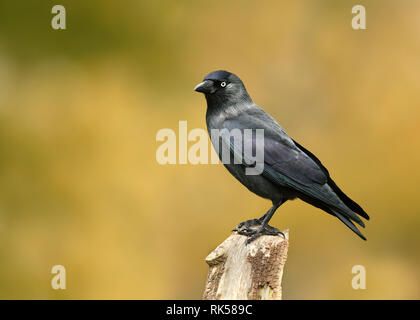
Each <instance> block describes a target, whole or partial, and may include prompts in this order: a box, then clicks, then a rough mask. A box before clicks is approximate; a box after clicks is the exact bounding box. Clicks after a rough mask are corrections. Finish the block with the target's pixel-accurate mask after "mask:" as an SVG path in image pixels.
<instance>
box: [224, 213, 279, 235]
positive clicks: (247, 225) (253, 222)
mask: <svg viewBox="0 0 420 320" xmlns="http://www.w3.org/2000/svg"><path fill="white" fill-rule="evenodd" d="M271 209H272V208H270V209H269V210H268V211H267V212H266V213H265V214H264V215H263V216H262V217H260V218H258V219H250V220H246V221H243V222H241V223H239V224H238V225H237V226H236V227H235V229H233V230H232V231H239V230H241V229H244V230H246V229H248V230H250V229H251V228H252V227H258V226H260V225H261V223H263V221H264V218H265V217H266V216H267V214H268V213H269V212H270V210H271Z"/></svg>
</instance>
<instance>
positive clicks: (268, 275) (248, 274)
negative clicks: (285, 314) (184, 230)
mask: <svg viewBox="0 0 420 320" xmlns="http://www.w3.org/2000/svg"><path fill="white" fill-rule="evenodd" d="M283 233H284V235H285V236H286V238H285V239H284V238H283V237H282V236H281V235H279V236H261V237H259V238H257V239H256V240H255V241H253V242H251V243H250V244H248V245H247V244H246V239H247V237H246V236H242V235H238V234H236V233H235V234H232V235H231V236H229V237H228V238H227V239H226V240H225V241H224V242H223V243H222V244H220V245H219V246H218V247H217V248H216V249H215V250H213V252H211V253H210V254H209V255H208V256H207V258H206V262H207V264H208V265H209V273H208V276H207V283H206V288H205V290H204V296H203V299H205V300H281V296H282V289H281V279H282V276H283V268H284V264H285V262H286V258H287V250H288V247H289V230H286V231H283Z"/></svg>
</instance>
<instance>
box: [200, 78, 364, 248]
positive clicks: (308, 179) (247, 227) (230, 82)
mask: <svg viewBox="0 0 420 320" xmlns="http://www.w3.org/2000/svg"><path fill="white" fill-rule="evenodd" d="M194 90H195V91H197V92H202V93H204V95H205V97H206V100H207V112H206V122H207V129H208V132H209V135H211V132H212V130H214V129H217V130H223V129H227V130H229V131H230V132H231V131H232V130H233V129H236V130H237V129H239V130H241V132H244V130H245V129H252V130H253V133H254V132H256V129H264V135H263V141H261V139H258V138H257V137H256V134H252V152H253V153H255V152H256V150H257V147H256V144H257V143H260V142H262V143H263V153H264V154H263V156H264V160H263V170H262V173H261V174H259V175H250V174H247V172H246V168H248V167H251V165H250V164H249V162H247V161H246V160H247V154H245V152H244V151H242V150H244V149H245V147H242V145H239V146H238V144H237V143H236V144H235V143H233V142H232V141H233V139H232V137H231V136H230V137H228V138H227V139H226V138H225V137H224V136H222V135H220V136H218V137H217V139H214V138H212V139H211V140H212V143H213V145H214V147H215V149H216V152H217V153H218V155H219V158H220V159H222V150H219V145H220V143H222V144H224V145H225V146H228V153H230V156H231V157H232V156H233V157H235V156H238V155H240V156H242V157H243V158H242V162H240V163H237V162H234V161H230V162H229V163H224V165H225V167H226V168H227V169H228V170H229V172H230V173H231V174H232V175H233V176H234V177H235V178H236V179H238V180H239V181H240V182H241V183H242V184H243V185H245V186H246V187H247V188H248V189H249V190H250V191H252V192H254V193H255V194H257V195H259V196H261V197H263V198H266V199H270V200H271V201H272V203H273V206H272V207H271V209H270V210H268V211H267V213H266V214H265V215H263V216H262V217H261V218H259V219H252V220H247V221H244V222H241V223H240V224H238V225H237V226H236V228H235V229H234V231H237V232H238V233H239V234H243V235H246V236H248V239H247V242H248V243H250V242H251V241H253V240H255V239H256V238H258V237H259V236H260V235H262V234H270V235H277V234H281V232H280V231H279V230H277V229H276V228H273V227H271V226H269V225H268V222H269V221H270V219H271V217H272V216H273V214H274V212H275V211H276V210H277V208H278V207H280V205H282V204H283V203H284V202H286V201H287V200H293V199H296V198H299V199H301V200H303V201H305V202H307V203H309V204H311V205H313V206H315V207H317V208H320V209H322V210H324V211H325V212H327V213H329V214H331V215H333V216H335V217H337V218H338V219H340V220H341V221H342V222H343V223H344V224H345V225H346V226H347V227H348V228H350V229H351V230H352V231H353V232H355V233H356V234H357V235H358V236H359V237H360V238H362V239H364V240H366V238H365V237H364V236H363V234H362V233H361V232H360V231H359V230H358V229H357V228H356V226H355V225H354V224H353V222H355V223H357V224H358V225H360V226H362V227H365V225H364V223H363V221H362V220H361V219H360V217H359V216H361V217H363V218H365V219H367V220H369V216H368V215H367V214H366V212H365V211H364V210H363V209H362V208H361V207H360V206H359V205H358V204H357V203H356V202H354V201H353V200H351V199H350V198H349V197H348V196H346V195H345V194H344V193H343V192H342V191H341V190H340V188H339V187H338V186H337V185H336V184H335V182H334V181H333V180H332V178H331V176H330V174H329V172H328V170H327V169H326V168H325V167H324V166H323V165H322V163H321V161H319V160H318V158H317V157H315V156H314V155H313V154H312V153H311V152H310V151H308V150H307V149H305V148H304V147H303V146H302V145H300V144H299V143H297V142H296V141H295V140H293V139H292V138H290V137H289V136H288V135H287V133H286V132H285V131H284V130H283V128H282V127H281V126H280V125H279V124H278V123H277V122H276V120H274V119H273V118H272V117H271V116H270V115H269V114H268V113H266V112H265V111H264V110H263V109H261V108H260V107H259V106H257V105H256V104H255V103H254V102H253V101H252V99H251V98H250V96H249V95H248V92H247V91H246V89H245V86H244V84H243V83H242V81H241V80H240V79H239V78H238V77H237V76H236V75H234V74H233V73H230V72H227V71H223V70H219V71H214V72H212V73H210V74H208V75H207V76H206V77H205V78H204V81H203V82H201V83H200V84H198V85H197V86H196V87H195V88H194ZM225 131H226V130H225ZM248 156H249V153H248ZM222 160H223V159H222ZM225 162H226V161H225ZM352 221H353V222H352Z"/></svg>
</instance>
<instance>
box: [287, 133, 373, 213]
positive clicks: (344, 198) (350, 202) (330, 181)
mask: <svg viewBox="0 0 420 320" xmlns="http://www.w3.org/2000/svg"><path fill="white" fill-rule="evenodd" d="M293 142H294V143H295V145H296V146H297V147H298V148H299V149H300V150H302V151H303V152H305V153H306V154H307V155H308V156H309V157H310V158H311V159H312V160H313V161H314V162H315V163H316V164H317V165H318V166H319V167H320V168H321V169H322V171H323V172H324V174H325V175H326V176H327V177H328V185H329V186H330V187H331V188H332V189H333V190H334V192H335V193H336V194H337V196H338V197H339V198H340V199H341V201H343V202H344V203H345V204H346V206H348V207H349V208H350V209H351V210H353V211H354V212H356V213H357V214H359V215H360V216H362V217H363V218H365V219H367V220H369V215H368V214H367V213H366V212H365V210H363V209H362V207H361V206H360V205H358V204H357V203H356V202H354V201H353V200H352V199H350V198H349V197H348V196H347V195H346V194H345V193H344V192H343V191H341V189H340V188H339V187H338V186H337V184H336V183H335V182H334V180H333V179H332V178H331V176H330V173H329V172H328V170H327V168H325V167H324V165H323V164H322V163H321V161H320V160H319V159H318V158H317V157H316V156H315V155H314V154H313V153H312V152H310V151H309V150H307V149H306V148H305V147H303V146H302V145H301V144H299V143H298V142H297V141H296V140H293Z"/></svg>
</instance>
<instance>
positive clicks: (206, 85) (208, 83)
mask: <svg viewBox="0 0 420 320" xmlns="http://www.w3.org/2000/svg"><path fill="white" fill-rule="evenodd" d="M194 91H197V92H202V93H213V92H215V91H216V89H215V88H214V82H213V81H212V80H204V81H203V82H201V83H199V84H198V85H197V86H196V87H195V88H194Z"/></svg>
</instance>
